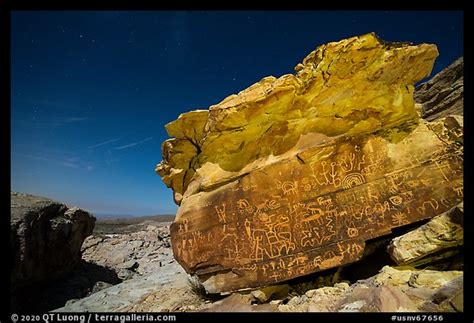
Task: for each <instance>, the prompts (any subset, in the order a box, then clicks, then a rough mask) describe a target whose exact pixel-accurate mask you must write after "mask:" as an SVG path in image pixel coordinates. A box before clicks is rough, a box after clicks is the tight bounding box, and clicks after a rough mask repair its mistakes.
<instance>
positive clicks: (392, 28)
mask: <svg viewBox="0 0 474 323" xmlns="http://www.w3.org/2000/svg"><path fill="white" fill-rule="evenodd" d="M371 31H374V32H376V33H377V34H378V35H379V36H380V37H381V38H382V39H384V40H387V41H410V42H413V43H421V42H425V43H434V44H436V45H437V46H438V49H439V52H440V56H439V58H438V59H437V61H436V65H435V68H434V73H436V72H438V71H440V70H441V69H443V68H444V67H446V66H448V65H449V64H450V63H451V62H452V61H454V60H455V59H456V58H458V57H459V56H462V53H463V15H462V12H443V11H438V12H423V11H419V12H403V11H394V12H387V11H384V12H378V11H370V12H357V11H351V12H337V11H332V12H321V11H319V12H318V11H304V12H299V11H276V12H269V11H256V12H252V11H227V12H222V11H188V12H186V11H147V12H134V11H75V12H72V11H71V12H64V11H51V12H48V11H43V12H27V11H16V12H13V13H12V29H11V62H12V65H11V75H12V79H11V100H12V101H11V102H12V106H11V114H12V120H11V135H12V136H11V143H12V148H11V149H12V151H11V153H12V154H11V163H12V169H11V181H12V190H13V191H20V192H25V193H31V194H36V195H41V196H46V197H49V198H53V199H56V200H60V201H62V202H65V203H68V204H71V205H76V206H79V207H82V208H85V209H87V210H89V211H91V212H94V213H95V214H96V215H99V216H100V215H153V214H172V213H174V212H175V210H176V206H175V205H174V203H173V199H172V193H171V190H170V189H168V188H167V187H166V186H165V185H164V184H163V183H162V182H161V179H160V177H159V176H158V175H156V174H155V172H154V168H155V165H156V164H157V163H158V162H159V161H160V160H161V148H160V147H161V143H162V142H163V141H164V140H165V139H166V138H167V137H168V136H167V134H166V132H165V129H164V125H165V124H166V123H168V122H170V121H172V120H174V119H176V118H177V117H178V115H179V114H180V113H183V112H186V111H190V110H194V109H203V108H208V107H209V106H210V105H212V104H216V103H218V102H220V101H221V100H222V99H224V98H225V97H226V96H228V95H230V94H233V93H237V92H239V91H241V90H243V89H244V88H246V87H248V86H250V85H251V84H253V83H255V82H257V81H259V80H260V79H261V78H263V77H265V76H268V75H273V76H276V77H278V76H281V75H283V74H287V73H292V72H293V67H294V66H295V65H296V64H297V63H298V62H300V61H301V60H302V59H303V58H304V57H305V56H306V55H307V54H308V53H309V52H310V51H312V50H313V49H315V48H316V47H317V46H318V45H321V44H324V43H327V42H330V41H338V40H341V39H344V38H348V37H351V36H355V35H359V34H365V33H368V32H371Z"/></svg>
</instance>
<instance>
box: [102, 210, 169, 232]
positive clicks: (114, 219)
mask: <svg viewBox="0 0 474 323" xmlns="http://www.w3.org/2000/svg"><path fill="white" fill-rule="evenodd" d="M174 217H175V216H174V215H171V214H163V215H149V216H135V217H134V216H128V217H122V216H109V217H97V221H96V223H95V227H94V233H102V234H108V233H130V232H136V231H139V230H142V229H143V228H144V227H146V226H147V225H149V224H157V223H158V224H159V223H163V224H164V223H167V222H168V223H169V222H173V220H174Z"/></svg>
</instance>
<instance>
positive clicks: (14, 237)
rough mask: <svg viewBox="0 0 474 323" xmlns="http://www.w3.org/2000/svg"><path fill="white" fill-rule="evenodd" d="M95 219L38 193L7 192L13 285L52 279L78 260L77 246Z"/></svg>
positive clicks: (92, 226) (69, 269) (65, 271)
mask: <svg viewBox="0 0 474 323" xmlns="http://www.w3.org/2000/svg"><path fill="white" fill-rule="evenodd" d="M94 223H95V218H94V217H93V216H92V215H91V214H90V213H88V212H86V211H83V210H81V209H78V208H75V207H73V208H69V207H68V206H66V205H65V204H63V203H60V202H55V201H52V200H49V199H45V198H42V197H38V196H33V195H27V194H21V193H12V194H11V226H10V243H11V248H12V253H13V260H14V261H13V270H12V277H11V279H12V284H13V286H22V285H25V284H28V283H31V282H39V281H44V280H48V279H51V278H56V277H58V276H60V275H62V274H65V273H67V272H70V271H71V270H72V269H73V268H74V267H75V266H76V265H77V264H78V263H79V262H80V261H81V245H82V242H83V241H84V239H85V238H86V237H87V236H89V235H91V234H92V230H93V229H94Z"/></svg>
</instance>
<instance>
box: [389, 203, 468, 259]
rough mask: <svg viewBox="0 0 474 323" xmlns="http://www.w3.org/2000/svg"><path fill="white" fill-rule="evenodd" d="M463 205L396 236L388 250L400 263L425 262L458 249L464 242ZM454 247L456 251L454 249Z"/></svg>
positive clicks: (449, 254)
mask: <svg viewBox="0 0 474 323" xmlns="http://www.w3.org/2000/svg"><path fill="white" fill-rule="evenodd" d="M463 231H464V230H463V205H462V204H461V205H459V206H457V207H455V208H453V209H451V210H449V211H448V212H446V213H443V214H441V215H438V216H436V217H434V218H433V219H431V220H430V221H429V222H428V223H426V224H424V225H422V226H420V227H418V228H416V229H415V230H413V231H410V232H408V233H406V234H404V235H402V236H400V237H397V238H395V239H393V240H392V241H391V243H390V245H389V246H388V252H389V254H390V256H391V257H392V259H393V260H395V261H396V262H397V263H398V264H401V265H406V264H414V263H416V264H417V265H420V264H424V263H427V262H431V261H433V258H435V259H442V258H443V257H446V256H451V255H452V254H453V253H455V252H457V250H456V249H454V248H455V247H458V246H460V245H462V244H463V242H464V241H463ZM453 249H454V250H453Z"/></svg>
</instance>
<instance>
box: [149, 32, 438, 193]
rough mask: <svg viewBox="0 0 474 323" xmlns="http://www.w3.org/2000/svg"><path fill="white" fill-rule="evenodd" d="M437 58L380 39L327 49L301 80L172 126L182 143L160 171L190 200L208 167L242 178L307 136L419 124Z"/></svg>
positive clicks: (169, 147) (267, 87) (284, 81)
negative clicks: (425, 85)
mask: <svg viewBox="0 0 474 323" xmlns="http://www.w3.org/2000/svg"><path fill="white" fill-rule="evenodd" d="M437 55H438V51H437V49H436V46H435V45H429V44H421V45H410V44H387V43H385V42H383V41H381V40H380V39H378V38H377V36H376V35H375V34H374V33H370V34H366V35H362V36H358V37H352V38H349V39H345V40H342V41H339V42H332V43H328V44H326V45H322V46H320V47H318V48H317V49H316V50H315V51H313V52H311V53H310V54H309V55H308V56H307V57H306V58H305V59H304V60H303V63H302V64H298V65H297V66H296V67H295V71H296V72H297V73H296V75H291V74H288V75H283V76H281V77H279V78H275V77H271V76H270V77H266V78H264V79H262V80H261V81H260V82H258V83H255V84H253V85H252V86H250V87H249V88H247V89H245V90H243V91H241V92H240V93H238V94H233V95H231V96H229V97H227V98H225V99H224V100H223V101H222V102H220V103H218V104H216V105H213V106H211V107H210V109H209V111H193V112H189V113H186V114H183V115H181V116H180V117H179V118H178V119H177V120H176V121H174V122H171V123H169V124H168V125H167V126H166V129H167V131H168V134H169V135H170V136H172V137H175V138H176V139H171V140H169V141H167V142H165V143H164V145H163V161H162V162H161V163H160V164H159V165H158V166H157V169H156V170H157V172H158V173H159V174H160V176H161V177H162V178H163V180H164V182H165V183H166V184H167V185H168V186H170V187H171V188H172V189H173V190H174V192H175V193H178V194H184V192H185V190H186V187H187V186H188V184H189V183H190V182H191V180H192V178H193V176H194V175H195V172H196V170H197V169H199V168H200V167H201V166H202V165H204V164H206V163H212V164H215V165H218V166H219V167H220V168H221V169H222V170H224V171H227V172H238V171H239V170H241V169H242V168H243V167H244V166H246V165H248V164H249V163H251V162H253V161H255V160H257V159H260V158H263V157H266V156H270V155H274V156H277V155H281V154H283V153H285V152H286V151H288V150H289V149H291V148H292V147H294V146H295V144H296V143H297V142H298V140H299V139H300V137H301V136H302V135H304V134H307V133H320V134H324V135H326V136H339V135H344V136H355V135H360V134H366V133H371V132H374V131H378V130H381V129H384V128H387V127H391V126H394V125H397V124H400V123H402V122H405V121H407V120H416V119H418V118H419V117H418V115H417V113H416V110H415V106H414V101H413V84H414V83H415V82H417V81H419V80H421V79H423V78H424V77H426V76H428V75H429V73H430V72H431V69H432V66H433V63H434V60H435V58H436V57H437ZM186 141H189V143H185V142H186Z"/></svg>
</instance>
